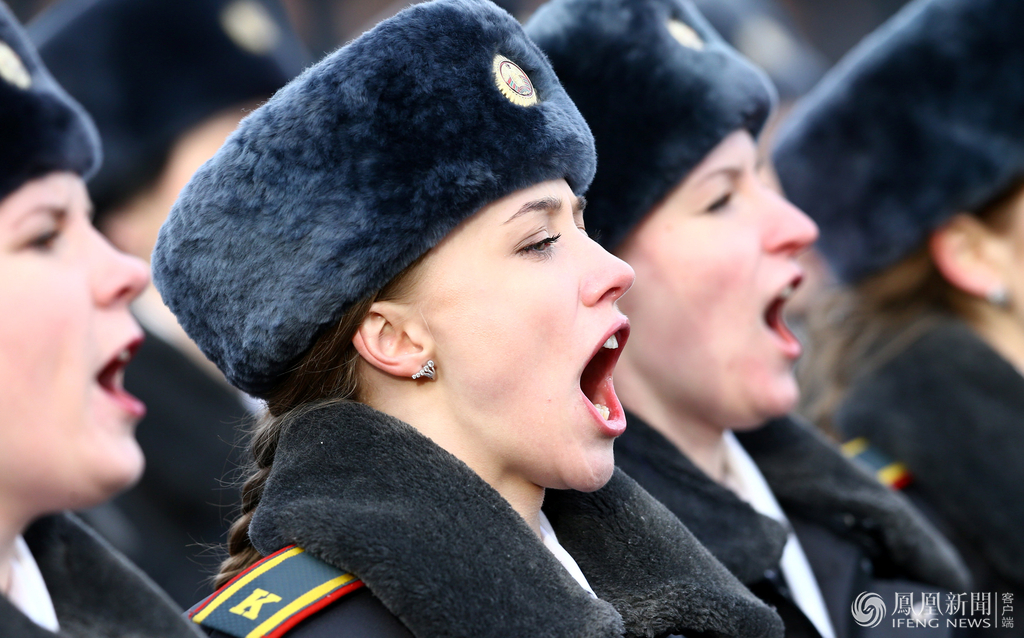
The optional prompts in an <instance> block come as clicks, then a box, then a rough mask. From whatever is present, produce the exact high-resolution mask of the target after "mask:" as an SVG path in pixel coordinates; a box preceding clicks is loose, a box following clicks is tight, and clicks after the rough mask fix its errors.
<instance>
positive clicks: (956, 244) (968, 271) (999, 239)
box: [928, 213, 1012, 299]
mask: <svg viewBox="0 0 1024 638" xmlns="http://www.w3.org/2000/svg"><path fill="white" fill-rule="evenodd" d="M928 250H929V252H930V253H931V257H932V260H933V261H934V262H935V266H936V267H937V268H938V269H939V272H940V273H942V276H943V277H944V278H945V279H946V281H948V282H949V283H950V284H952V285H953V286H955V287H957V288H959V289H960V290H962V291H964V292H966V293H967V294H970V295H973V296H975V297H980V298H982V299H984V298H985V297H986V296H987V295H988V294H989V293H990V292H992V291H993V290H996V289H997V288H1000V287H1004V286H1005V285H1006V284H1005V273H1006V272H1007V270H1006V269H1007V267H1008V265H1009V264H1010V261H1011V257H1012V255H1011V250H1010V246H1009V242H1008V241H1007V240H1006V239H1005V238H1004V237H1003V236H1002V235H1000V234H999V233H997V232H996V231H994V230H993V229H991V228H989V227H988V226H986V225H985V224H984V223H982V222H981V221H980V220H979V219H978V218H977V217H975V216H973V215H969V214H967V213H958V214H957V215H954V216H953V218H952V219H950V220H949V221H948V222H946V223H945V224H944V225H943V226H942V227H940V228H939V229H938V230H936V231H935V232H933V233H932V235H931V237H930V238H929V240H928Z"/></svg>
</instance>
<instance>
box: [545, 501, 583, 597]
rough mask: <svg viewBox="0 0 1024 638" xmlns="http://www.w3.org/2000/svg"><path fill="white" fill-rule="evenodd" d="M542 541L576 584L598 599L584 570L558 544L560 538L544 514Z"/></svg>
mask: <svg viewBox="0 0 1024 638" xmlns="http://www.w3.org/2000/svg"><path fill="white" fill-rule="evenodd" d="M540 539H541V541H543V543H544V547H547V548H548V550H549V551H550V552H551V553H552V554H554V555H555V558H557V559H558V562H560V563H562V566H563V567H565V569H566V571H568V572H569V575H570V576H572V577H573V578H575V579H576V582H577V583H579V584H580V587H582V588H583V589H585V590H587V591H588V592H590V595H591V596H593V597H594V598H597V594H595V593H594V590H593V589H591V588H590V583H588V582H587V577H586V576H584V575H583V570H581V569H580V566H579V565H577V564H576V561H575V560H573V558H572V556H570V555H569V552H567V551H565V548H564V547H562V545H561V544H560V543H559V542H558V537H557V536H555V530H554V529H553V528H552V527H551V523H550V522H549V521H548V517H547V516H545V515H544V512H543V511H541V513H540Z"/></svg>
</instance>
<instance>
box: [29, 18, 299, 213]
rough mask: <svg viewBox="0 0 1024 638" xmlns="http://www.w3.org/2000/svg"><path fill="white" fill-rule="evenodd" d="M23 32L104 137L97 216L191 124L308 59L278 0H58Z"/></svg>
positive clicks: (279, 80)
mask: <svg viewBox="0 0 1024 638" xmlns="http://www.w3.org/2000/svg"><path fill="white" fill-rule="evenodd" d="M28 32H29V35H30V36H31V37H32V39H33V40H34V41H35V43H36V45H37V46H38V47H39V54H40V56H41V57H42V58H43V60H44V61H45V62H46V65H47V66H48V67H49V69H50V72H51V73H53V76H54V77H55V78H57V80H58V81H59V82H60V83H61V84H62V85H63V86H64V88H65V89H66V90H67V91H68V93H70V94H71V95H72V96H74V97H75V99H76V100H78V101H79V102H80V103H81V104H82V106H83V107H85V109H86V110H87V111H88V112H89V114H90V115H91V116H92V117H93V118H95V121H96V125H97V126H98V128H99V131H100V136H101V137H102V138H103V149H104V155H105V161H104V163H103V167H102V168H101V169H100V171H99V172H98V173H97V174H96V175H95V177H93V179H92V180H91V181H90V182H89V193H90V195H92V199H93V203H94V204H95V205H96V219H97V220H98V219H99V218H100V217H102V216H103V215H105V214H106V213H108V212H109V211H110V210H111V209H112V208H116V207H117V206H120V205H121V204H123V203H125V202H126V201H128V200H129V199H130V198H131V197H133V196H135V195H136V194H137V193H138V192H139V191H140V190H142V189H144V188H147V187H149V186H150V185H151V183H152V182H153V180H154V179H156V178H157V177H158V176H159V175H160V174H161V172H162V171H163V170H164V166H165V164H166V163H167V158H168V155H169V154H170V152H171V150H172V148H173V146H174V143H175V142H176V141H177V139H178V138H179V136H181V135H183V134H184V133H185V132H186V131H188V130H189V129H190V128H191V127H193V126H195V125H197V124H199V123H200V122H202V121H203V120H204V119H206V118H208V117H210V116H213V115H215V114H217V113H218V112H220V111H222V110H223V109H227V108H229V107H241V106H243V105H247V103H249V102H253V103H254V102H258V101H263V100H266V99H267V98H269V97H270V96H271V95H273V94H274V92H275V91H277V90H278V89H279V88H281V87H282V86H284V85H285V83H287V82H288V80H290V79H292V78H293V77H295V76H296V75H298V74H299V73H300V72H301V71H302V69H303V68H305V67H306V65H307V64H308V63H309V62H310V60H309V58H308V56H307V54H306V52H305V49H304V48H303V47H302V45H301V43H300V42H299V39H298V37H297V36H296V35H295V33H294V32H293V31H292V29H291V28H290V26H289V24H288V22H287V19H286V16H285V15H284V9H283V8H282V7H281V6H280V5H279V4H278V2H277V1H276V0H143V1H140V0H61V1H60V2H58V3H56V4H54V5H53V6H52V7H50V8H49V9H48V10H47V11H46V12H45V13H43V14H42V15H41V16H40V17H39V18H38V19H37V20H35V21H33V22H32V24H31V25H29V29H28ZM239 114H241V111H239Z"/></svg>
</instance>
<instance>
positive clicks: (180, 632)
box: [0, 514, 199, 638]
mask: <svg viewBox="0 0 1024 638" xmlns="http://www.w3.org/2000/svg"><path fill="white" fill-rule="evenodd" d="M25 541H26V542H27V543H28V546H29V548H30V549H31V550H32V556H33V557H34V558H35V560H36V562H37V563H38V564H39V570H40V571H41V572H42V574H43V578H44V579H45V580H46V587H47V589H49V590H50V596H51V597H52V598H53V605H54V608H55V609H56V611H57V620H58V621H59V622H60V633H59V634H53V633H51V632H49V631H46V630H45V629H43V628H42V627H39V626H38V625H36V624H35V623H33V622H32V621H31V620H29V619H28V617H27V616H25V615H24V614H22V613H21V612H20V611H19V610H18V609H16V608H15V607H14V605H12V604H11V603H10V602H8V600H7V599H6V598H4V597H3V596H0V634H2V635H3V636H4V638H53V636H54V635H58V636H66V637H68V638H71V637H74V638H101V637H102V638H107V637H110V636H118V637H119V638H198V636H199V632H197V631H195V630H194V629H193V628H192V626H191V625H190V623H188V622H187V621H185V619H184V618H183V616H182V615H181V612H180V611H179V610H178V609H176V608H175V606H174V603H172V602H171V600H170V599H169V598H167V596H166V595H165V594H164V593H163V592H160V591H159V590H157V589H156V587H155V586H154V585H153V584H152V583H151V582H150V581H149V579H147V578H146V577H145V576H143V575H142V572H140V571H138V570H137V569H136V568H135V567H134V566H132V565H131V564H130V563H128V562H127V561H126V560H125V559H124V558H122V557H120V555H117V554H115V553H114V552H113V550H111V549H110V547H109V546H107V544H106V543H105V542H103V541H102V540H100V539H99V537H98V536H96V535H95V534H94V533H93V532H91V531H89V530H88V529H87V528H85V527H84V526H83V525H81V524H80V523H79V522H78V520H77V519H75V518H74V517H72V516H71V515H69V514H64V515H55V516H48V517H45V518H42V519H40V520H38V521H36V522H35V523H34V524H33V525H32V526H31V527H29V529H28V530H27V531H26V532H25Z"/></svg>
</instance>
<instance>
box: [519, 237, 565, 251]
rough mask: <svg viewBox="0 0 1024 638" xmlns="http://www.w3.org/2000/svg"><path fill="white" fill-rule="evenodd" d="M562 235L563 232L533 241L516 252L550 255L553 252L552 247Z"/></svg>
mask: <svg viewBox="0 0 1024 638" xmlns="http://www.w3.org/2000/svg"><path fill="white" fill-rule="evenodd" d="M561 237H562V234H561V233H559V234H557V235H553V236H551V237H545V238H544V239H542V240H540V241H538V242H535V243H532V244H530V245H528V246H523V247H522V248H520V249H519V250H517V251H516V252H517V253H519V254H521V255H548V254H550V253H551V247H552V246H554V245H555V244H556V243H557V242H558V240H559V239H560V238H561Z"/></svg>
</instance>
